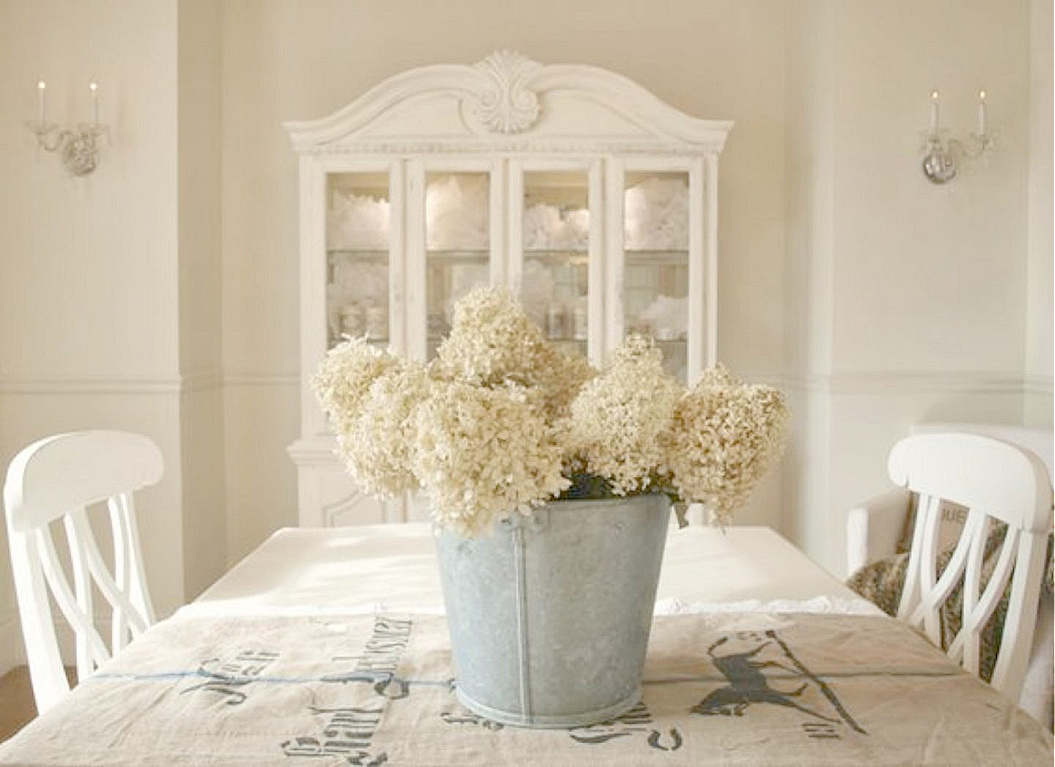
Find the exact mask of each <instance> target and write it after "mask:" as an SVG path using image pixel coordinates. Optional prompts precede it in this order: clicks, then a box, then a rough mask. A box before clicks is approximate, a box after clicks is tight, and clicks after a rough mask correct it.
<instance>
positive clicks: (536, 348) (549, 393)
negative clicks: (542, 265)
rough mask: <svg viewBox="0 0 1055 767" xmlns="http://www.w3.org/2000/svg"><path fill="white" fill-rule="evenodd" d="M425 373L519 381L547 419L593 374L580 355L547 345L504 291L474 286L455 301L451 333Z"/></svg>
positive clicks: (488, 382)
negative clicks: (428, 371) (429, 371)
mask: <svg viewBox="0 0 1055 767" xmlns="http://www.w3.org/2000/svg"><path fill="white" fill-rule="evenodd" d="M431 373H432V375H433V376H434V377H435V378H437V379H439V380H445V381H463V382H465V383H471V384H476V385H478V386H499V385H502V384H504V383H505V382H513V383H517V384H520V385H521V386H524V387H525V388H526V389H527V396H528V399H529V400H530V401H531V402H533V403H535V404H537V405H539V407H541V408H542V409H543V410H544V412H545V413H546V415H547V416H548V417H549V418H551V419H552V418H556V417H559V416H561V415H564V414H566V412H567V408H568V405H569V404H570V403H571V401H572V399H574V397H575V395H576V393H578V391H579V388H580V387H581V386H582V384H583V383H584V382H585V381H586V380H588V379H589V378H591V377H592V376H593V375H595V373H596V372H595V371H594V370H593V368H591V367H590V365H589V363H588V362H587V361H586V360H585V359H583V358H582V357H580V356H577V355H570V354H565V353H564V352H563V351H562V350H561V349H559V348H557V347H556V346H553V345H552V344H550V343H548V342H547V341H546V339H545V338H543V336H542V331H541V330H539V328H538V326H537V325H535V323H534V322H532V321H531V319H530V318H529V317H528V316H527V314H526V313H525V312H524V310H523V309H522V308H521V306H520V304H519V303H518V302H517V300H516V299H515V298H514V297H513V296H512V295H511V294H510V293H509V292H508V291H506V290H504V289H502V288H489V287H479V288H474V289H473V290H471V291H469V292H468V293H466V294H465V295H464V296H462V297H461V298H460V299H458V302H457V303H456V304H455V306H454V317H453V322H452V324H451V332H450V334H449V335H448V336H447V338H446V339H445V340H444V341H443V343H442V344H440V347H439V349H438V350H437V356H436V360H435V361H434V363H433V366H432V370H431Z"/></svg>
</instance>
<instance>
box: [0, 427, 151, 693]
mask: <svg viewBox="0 0 1055 767" xmlns="http://www.w3.org/2000/svg"><path fill="white" fill-rule="evenodd" d="M163 470H164V465H163V462H162V458H161V451H160V450H158V448H157V446H156V445H155V444H154V443H153V442H152V441H151V440H150V439H148V438H147V437H144V436H141V435H139V434H130V433H128V432H118V431H87V432H73V433H69V434H59V435H56V436H52V437H47V438H45V439H42V440H39V441H38V442H34V443H33V444H32V445H30V446H28V447H26V448H25V449H23V450H22V451H21V452H20V453H18V455H16V456H15V458H14V460H13V461H12V462H11V465H10V467H9V468H8V472H7V479H6V481H5V483H4V507H5V509H6V519H7V535H8V542H9V544H10V547H11V566H12V571H13V574H14V579H15V593H16V595H17V598H18V612H19V617H20V619H21V623H22V633H23V636H24V638H25V644H26V655H27V658H28V662H29V672H30V678H31V681H32V685H33V695H34V697H35V698H36V702H37V710H38V711H40V712H43V711H45V710H47V709H48V708H50V707H51V706H52V705H53V704H54V703H55V702H56V701H57V700H58V699H59V698H60V697H62V696H63V695H64V694H65V693H67V692H69V683H68V681H67V679H66V674H65V671H64V669H63V664H62V659H61V657H60V655H59V648H58V643H57V641H56V636H55V625H54V622H53V619H52V613H51V605H50V602H49V591H50V594H51V596H52V597H53V598H54V600H55V603H56V604H57V605H58V606H59V609H60V611H61V612H62V615H63V617H65V618H66V620H67V622H69V624H70V626H71V627H72V628H73V630H74V634H75V641H76V656H77V679H78V681H80V680H83V679H84V678H85V677H87V676H88V675H90V674H91V673H92V672H94V670H95V669H96V668H98V666H100V665H101V664H102V663H104V662H105V661H106V660H108V659H109V658H110V656H111V654H112V653H114V652H117V651H118V650H120V649H121V648H122V647H124V646H125V644H127V642H128V641H129V639H131V638H134V637H136V636H138V635H139V634H141V633H142V632H144V631H145V630H146V629H147V628H148V627H149V626H150V625H151V624H153V623H154V620H155V616H154V608H153V606H152V604H151V601H150V596H149V594H148V592H147V586H146V580H145V577H144V569H143V559H142V554H141V551H140V546H139V532H138V530H137V527H136V518H135V508H134V506H133V503H132V494H133V493H134V492H135V491H137V490H140V489H142V488H144V487H148V486H150V485H154V484H157V482H158V481H160V479H161V475H162V472H163ZM103 502H105V503H106V505H107V508H108V510H109V520H110V527H111V534H112V537H113V551H114V568H113V571H112V572H111V570H110V568H109V567H108V566H107V564H106V562H105V560H104V558H103V556H102V554H101V553H100V551H99V548H98V546H97V544H96V541H95V536H94V535H93V533H92V529H91V526H90V525H89V523H88V515H87V512H86V509H87V508H88V507H89V506H91V505H93V504H97V503H103ZM59 519H61V520H62V523H63V526H64V528H65V532H66V539H67V543H68V546H69V559H70V570H71V571H72V574H73V589H72V590H71V588H70V584H69V580H68V578H67V575H66V572H65V571H64V569H63V566H62V561H61V559H60V558H59V555H58V552H57V551H56V548H55V543H54V541H53V539H52V533H51V528H50V526H49V525H50V523H52V522H57V520H59ZM93 589H94V590H96V591H97V592H98V593H99V594H101V595H102V597H103V598H104V599H105V600H106V602H107V603H108V604H109V608H110V623H111V631H110V642H109V644H108V643H107V642H106V641H105V640H104V639H103V638H102V636H101V635H100V634H99V631H98V629H97V628H96V612H95V605H94V603H93V602H94V601H93V598H92V594H93Z"/></svg>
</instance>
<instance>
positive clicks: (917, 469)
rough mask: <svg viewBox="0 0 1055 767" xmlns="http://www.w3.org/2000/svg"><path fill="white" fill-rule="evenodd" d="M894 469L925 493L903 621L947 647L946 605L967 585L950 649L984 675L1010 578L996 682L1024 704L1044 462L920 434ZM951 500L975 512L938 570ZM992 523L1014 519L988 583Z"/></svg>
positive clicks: (1041, 555)
mask: <svg viewBox="0 0 1055 767" xmlns="http://www.w3.org/2000/svg"><path fill="white" fill-rule="evenodd" d="M887 468H888V471H889V474H890V478H891V480H892V481H893V482H894V483H895V484H897V485H899V486H901V487H903V488H905V489H907V490H908V491H910V492H912V493H915V494H917V495H918V499H919V500H918V506H917V513H916V522H915V527H914V530H913V537H912V548H911V550H910V554H909V561H908V568H907V571H906V575H905V585H904V589H903V591H902V594H901V601H900V604H899V606H898V617H899V618H900V619H902V620H904V621H906V622H908V623H909V624H910V625H912V626H914V627H916V628H920V629H922V630H923V632H924V633H925V634H926V635H927V637H928V638H929V639H930V640H931V641H932V642H934V643H935V644H936V645H938V646H940V645H941V616H940V610H941V607H942V605H943V604H944V603H945V601H946V600H947V599H948V598H949V596H950V594H952V592H953V589H954V588H955V586H956V585H957V584H958V583H960V582H961V581H962V583H963V607H962V627H961V629H960V631H959V632H958V633H957V634H956V636H955V637H953V640H952V642H951V643H950V644H949V646H948V647H947V648H946V652H947V654H948V655H949V657H950V658H951V659H953V660H954V661H957V662H959V663H960V664H961V665H962V666H963V667H964V668H965V669H967V670H968V671H970V672H972V673H974V674H975V675H977V674H978V673H979V660H980V650H981V642H980V639H981V634H982V631H983V629H984V628H985V625H986V623H987V622H988V620H989V618H990V617H991V616H992V614H993V611H994V610H995V609H996V607H997V604H998V602H999V601H1000V599H1001V597H1002V596H1003V594H1004V592H1005V590H1006V588H1007V584H1008V582H1009V581H1010V583H1011V595H1010V600H1009V603H1008V609H1007V617H1006V619H1005V622H1004V628H1003V633H1002V635H1001V643H1000V651H999V654H998V655H997V658H996V665H995V668H994V670H993V676H992V679H991V684H992V685H993V686H994V687H995V688H996V689H998V690H1000V691H1001V692H1002V693H1003V694H1004V695H1005V696H1007V697H1008V698H1009V699H1011V700H1018V699H1019V695H1020V693H1021V689H1022V681H1023V677H1024V675H1025V671H1026V665H1027V662H1028V661H1029V654H1030V649H1031V646H1032V644H1033V636H1034V627H1035V623H1036V618H1037V605H1038V601H1039V597H1040V588H1041V581H1042V579H1043V574H1044V569H1045V553H1046V549H1047V536H1048V532H1049V531H1050V529H1051V523H1052V488H1051V481H1050V480H1049V478H1048V472H1047V469H1046V468H1045V466H1044V463H1043V462H1042V461H1041V460H1040V459H1039V458H1038V457H1037V456H1036V455H1034V454H1033V453H1030V452H1027V451H1024V450H1021V449H1020V448H1018V447H1015V446H1014V445H1011V444H1008V443H1006V442H1002V441H1000V440H997V439H993V438H991V437H984V436H980V435H976V434H956V433H952V434H917V435H915V436H911V437H906V438H905V439H902V440H900V441H899V442H898V443H897V444H895V445H894V447H893V449H892V450H891V452H890V456H889V459H888V463H887ZM943 499H944V500H946V501H950V502H952V503H956V504H959V505H960V506H964V507H966V508H967V509H969V511H968V516H967V521H966V523H965V524H964V529H963V532H962V533H961V535H960V538H959V540H958V541H957V543H956V546H955V548H954V549H953V553H952V555H951V558H950V559H949V562H948V564H947V565H946V567H945V570H944V571H943V572H942V573H941V574H940V576H939V575H938V573H937V561H938V555H939V536H940V525H941V501H942V500H943ZM993 519H996V520H1000V521H1002V522H1004V523H1006V524H1007V533H1006V536H1005V538H1004V540H1003V544H1002V548H1001V549H1000V550H999V554H998V555H997V559H996V565H995V567H994V568H993V571H992V574H991V576H990V578H989V581H988V583H987V584H986V585H985V588H984V589H983V588H982V586H981V578H982V569H983V556H984V553H985V549H986V543H987V540H988V537H989V533H990V530H991V523H992V520H993Z"/></svg>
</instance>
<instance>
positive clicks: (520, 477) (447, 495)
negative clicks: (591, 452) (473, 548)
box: [414, 381, 569, 536]
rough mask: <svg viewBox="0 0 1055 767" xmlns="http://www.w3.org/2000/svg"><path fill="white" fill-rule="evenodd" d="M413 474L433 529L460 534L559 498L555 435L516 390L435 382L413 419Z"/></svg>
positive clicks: (560, 481)
mask: <svg viewBox="0 0 1055 767" xmlns="http://www.w3.org/2000/svg"><path fill="white" fill-rule="evenodd" d="M414 446H415V448H414V450H415V460H414V472H415V474H416V476H417V478H418V481H419V482H420V483H421V486H422V487H423V488H424V490H425V492H426V493H427V494H428V496H429V500H430V501H431V507H432V515H433V518H434V519H435V520H436V522H437V523H438V524H440V525H442V526H444V527H450V528H453V529H454V530H456V531H458V532H459V533H461V534H463V535H468V536H475V535H478V534H480V533H482V532H485V531H487V530H488V529H490V527H491V525H492V523H493V522H494V520H496V519H503V518H505V517H508V516H509V515H510V514H512V513H514V512H521V513H524V514H528V513H530V511H531V508H532V507H533V506H537V505H540V504H542V503H544V502H545V501H547V500H550V499H552V498H554V497H556V496H558V495H559V494H560V493H561V491H562V490H564V489H565V488H566V487H567V486H568V485H569V482H568V480H567V479H565V478H564V477H563V476H562V475H561V449H560V447H559V446H558V445H557V444H556V441H555V439H554V433H553V430H552V428H551V427H549V426H548V425H547V424H546V422H545V420H544V419H543V417H542V415H541V414H540V413H539V411H538V410H537V408H535V407H534V406H532V405H531V404H530V403H529V402H528V400H527V396H526V392H525V391H524V389H523V388H522V387H518V386H516V385H512V384H511V385H507V386H503V387H499V388H495V389H488V388H484V387H480V386H474V385H472V384H467V383H462V382H442V381H434V382H432V384H431V387H430V391H429V396H428V398H427V399H426V400H425V401H424V402H422V403H421V405H420V406H419V407H418V409H417V413H416V429H415V433H414Z"/></svg>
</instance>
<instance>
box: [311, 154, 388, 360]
mask: <svg viewBox="0 0 1055 767" xmlns="http://www.w3.org/2000/svg"><path fill="white" fill-rule="evenodd" d="M389 194H390V190H389V178H388V174H387V173H358V172H356V173H331V174H329V175H328V176H327V182H326V197H327V206H326V327H327V348H329V347H331V346H333V345H334V344H336V343H338V342H339V341H340V340H341V338H342V337H344V336H351V337H353V338H354V337H363V336H365V337H366V338H367V339H369V341H370V343H372V344H377V345H379V346H387V345H388V342H389V306H388V301H389V261H390V259H389V242H390V228H391V227H390V221H391V205H390V203H391V200H390V198H389Z"/></svg>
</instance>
